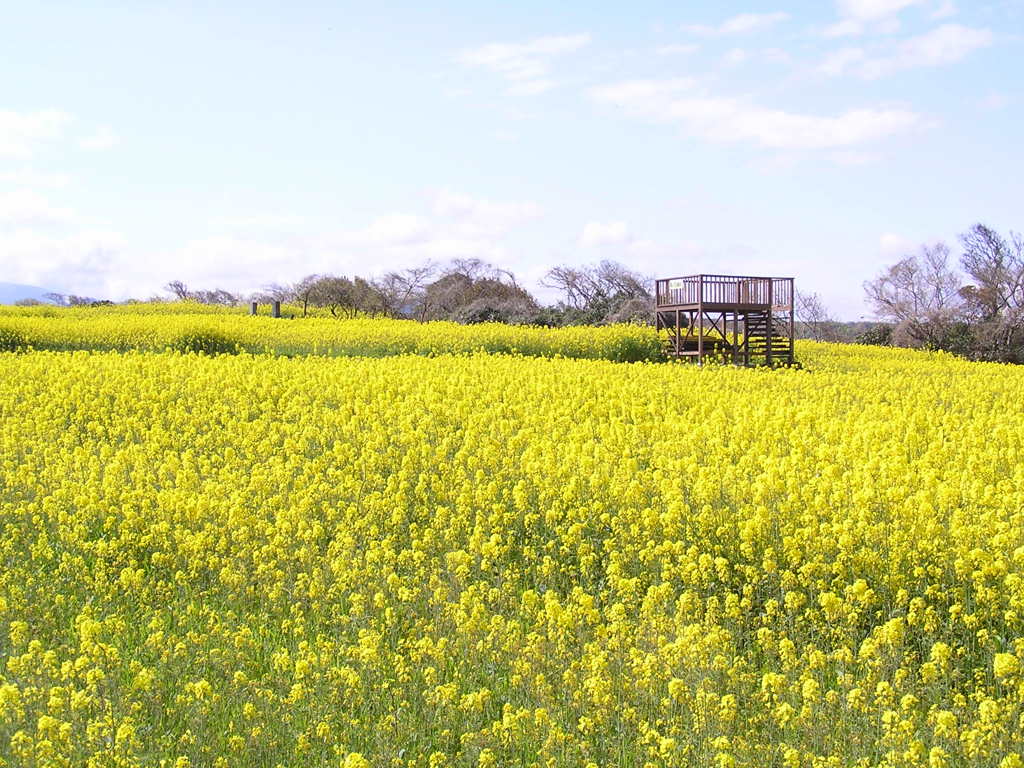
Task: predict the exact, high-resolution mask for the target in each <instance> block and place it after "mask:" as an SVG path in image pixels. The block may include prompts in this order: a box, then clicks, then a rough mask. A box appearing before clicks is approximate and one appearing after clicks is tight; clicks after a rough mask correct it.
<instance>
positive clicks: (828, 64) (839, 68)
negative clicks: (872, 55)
mask: <svg viewBox="0 0 1024 768" xmlns="http://www.w3.org/2000/svg"><path fill="white" fill-rule="evenodd" d="M866 58H867V54H866V53H865V52H864V49H863V48H852V47H851V48H840V49H839V50H838V51H833V52H832V53H830V54H829V55H828V56H826V57H825V60H824V61H822V62H821V64H819V65H818V71H819V72H821V73H822V74H824V75H829V76H835V75H842V74H845V73H846V72H849V71H850V70H851V69H852V68H854V67H855V66H857V65H859V64H862V63H863V62H864V60H865V59H866Z"/></svg>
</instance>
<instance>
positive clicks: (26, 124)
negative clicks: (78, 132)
mask: <svg viewBox="0 0 1024 768" xmlns="http://www.w3.org/2000/svg"><path fill="white" fill-rule="evenodd" d="M69 122H71V116H70V115H68V114H67V113H66V112H61V111H59V110H55V109H47V110H42V111H40V112H10V111H0V157H28V156H29V155H31V154H32V152H33V150H34V149H35V148H36V146H37V145H39V144H42V143H43V142H46V141H51V140H53V139H56V138H59V137H60V135H61V134H62V133H63V131H64V128H65V126H66V125H67V124H68V123H69Z"/></svg>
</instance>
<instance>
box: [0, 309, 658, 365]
mask: <svg viewBox="0 0 1024 768" xmlns="http://www.w3.org/2000/svg"><path fill="white" fill-rule="evenodd" d="M136 310H137V311H136ZM264 311H265V308H264ZM286 312H287V314H288V317H287V318H280V319H273V318H271V317H268V316H266V315H261V316H259V317H248V316H246V315H244V314H242V313H241V311H240V310H238V309H236V308H227V307H210V306H205V305H202V304H194V303H191V302H179V303H168V304H141V305H136V306H132V305H129V306H114V307H85V308H58V307H8V308H2V309H0V351H3V350H4V349H8V350H10V349H23V348H32V349H49V350H59V351H70V350H79V349H90V350H109V351H122V352H123V351H127V350H145V351H151V352H159V351H163V350H165V349H172V350H178V351H210V352H239V351H243V352H250V353H269V354H279V355H318V356H352V355H359V356H364V357H388V356H391V355H404V354H412V355H427V356H432V355H439V354H467V353H472V352H492V353H503V354H519V355H527V356H534V357H556V356H557V357H571V358H583V359H599V360H614V361H618V362H637V361H641V360H651V361H653V360H658V359H660V357H661V346H662V345H661V342H659V340H658V337H657V335H656V334H655V332H654V330H653V329H651V328H645V327H642V326H637V325H613V326H607V327H601V328H595V327H580V326H575V327H568V328H538V327H530V326H509V325H504V324H501V323H480V324H477V325H459V324H458V323H450V322H440V321H438V322H432V323H417V322H414V321H411V320H392V319H385V318H367V317H362V318H352V319H337V318H332V317H329V316H328V317H322V316H321V317H307V318H302V317H299V316H297V313H298V311H297V310H295V309H294V308H290V309H289V308H286Z"/></svg>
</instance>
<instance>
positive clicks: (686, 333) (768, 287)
mask: <svg viewBox="0 0 1024 768" xmlns="http://www.w3.org/2000/svg"><path fill="white" fill-rule="evenodd" d="M794 295H795V294H794V279H793V278H791V277H751V276H743V275H708V274H701V275H689V276H687V277H670V278H663V279H661V280H658V281H656V284H655V322H656V326H657V329H658V331H659V333H660V332H661V331H667V332H668V333H667V339H666V352H668V354H669V355H671V356H673V357H676V358H679V359H684V360H690V361H693V362H696V363H697V364H698V365H703V364H704V363H705V362H706V361H709V360H712V359H714V360H716V361H721V362H729V363H733V364H734V365H785V364H791V363H792V362H793V321H794V317H793V303H794Z"/></svg>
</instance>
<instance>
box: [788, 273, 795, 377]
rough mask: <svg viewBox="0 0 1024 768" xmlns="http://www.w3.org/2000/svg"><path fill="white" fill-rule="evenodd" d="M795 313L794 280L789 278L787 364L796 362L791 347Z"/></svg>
mask: <svg viewBox="0 0 1024 768" xmlns="http://www.w3.org/2000/svg"><path fill="white" fill-rule="evenodd" d="M795 315H796V280H795V279H794V278H792V277H791V278H789V364H790V365H792V364H793V363H794V362H796V354H795V351H794V349H793V331H794V330H795V329H794V328H793V318H794V316H795Z"/></svg>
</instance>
